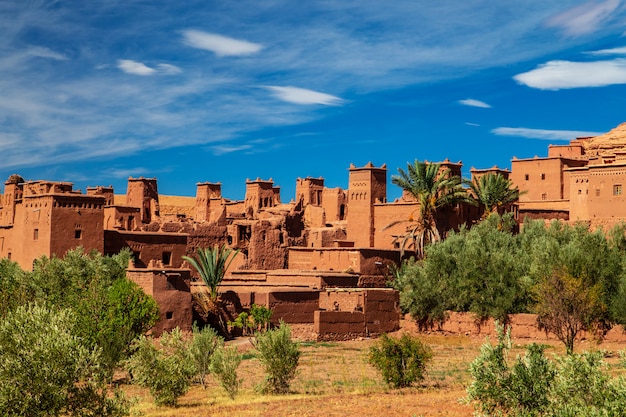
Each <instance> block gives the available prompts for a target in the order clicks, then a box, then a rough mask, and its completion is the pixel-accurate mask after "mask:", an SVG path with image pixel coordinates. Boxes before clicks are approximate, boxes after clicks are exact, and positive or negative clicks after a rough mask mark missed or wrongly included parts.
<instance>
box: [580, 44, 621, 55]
mask: <svg viewBox="0 0 626 417" xmlns="http://www.w3.org/2000/svg"><path fill="white" fill-rule="evenodd" d="M587 54H589V55H626V46H623V47H621V48H611V49H600V50H599V51H590V52H587Z"/></svg>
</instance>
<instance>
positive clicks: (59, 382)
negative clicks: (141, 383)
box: [0, 304, 128, 417]
mask: <svg viewBox="0 0 626 417" xmlns="http://www.w3.org/2000/svg"><path fill="white" fill-rule="evenodd" d="M77 326H78V324H77V318H76V315H75V314H74V312H73V311H72V310H70V309H57V310H55V309H52V308H50V307H48V306H46V305H40V304H29V305H25V306H20V307H17V308H16V309H15V310H14V311H11V312H9V313H8V314H7V316H6V317H4V318H3V319H2V320H0V352H1V353H0V415H2V416H24V417H26V416H28V417H40V416H41V417H56V416H123V415H128V402H127V401H125V400H124V397H123V395H121V393H120V392H113V393H111V391H110V390H109V388H108V387H107V381H106V372H105V371H104V369H103V367H102V356H101V354H100V352H101V351H100V349H92V348H91V347H89V346H86V345H85V344H84V343H83V340H82V339H81V338H80V337H79V336H78V335H77ZM111 394H112V395H111Z"/></svg>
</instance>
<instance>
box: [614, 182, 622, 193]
mask: <svg viewBox="0 0 626 417" xmlns="http://www.w3.org/2000/svg"><path fill="white" fill-rule="evenodd" d="M613 195H622V184H615V185H614V186H613Z"/></svg>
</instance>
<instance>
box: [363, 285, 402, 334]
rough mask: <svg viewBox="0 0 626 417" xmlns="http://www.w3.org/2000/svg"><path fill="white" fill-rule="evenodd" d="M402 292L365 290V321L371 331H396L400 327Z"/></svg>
mask: <svg viewBox="0 0 626 417" xmlns="http://www.w3.org/2000/svg"><path fill="white" fill-rule="evenodd" d="M399 305H400V293H399V292H398V291H396V290H367V291H365V311H364V313H365V322H366V326H367V331H368V332H369V333H387V332H394V331H396V330H398V329H399V328H400V307H399Z"/></svg>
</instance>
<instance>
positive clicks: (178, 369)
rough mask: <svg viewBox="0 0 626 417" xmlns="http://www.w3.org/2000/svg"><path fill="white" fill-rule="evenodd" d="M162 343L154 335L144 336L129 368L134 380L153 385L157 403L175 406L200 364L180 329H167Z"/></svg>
mask: <svg viewBox="0 0 626 417" xmlns="http://www.w3.org/2000/svg"><path fill="white" fill-rule="evenodd" d="M159 343H160V345H161V347H160V348H157V346H156V345H155V343H154V342H153V340H152V339H151V338H148V337H145V336H141V337H140V338H139V339H138V340H137V341H136V342H135V347H136V348H137V351H136V352H135V354H134V355H133V356H132V357H131V358H130V360H129V361H128V370H129V372H130V373H131V375H132V377H133V382H136V383H137V384H138V385H140V386H142V387H146V388H149V389H150V394H152V396H153V397H154V402H155V404H157V405H168V406H175V405H176V403H177V400H178V398H179V397H180V396H182V395H183V394H185V393H186V392H187V390H188V389H189V386H190V385H191V380H192V378H193V377H194V375H195V374H196V367H195V366H194V365H193V362H192V360H191V355H190V354H189V350H188V348H187V346H186V344H185V341H184V340H183V336H182V332H181V331H180V329H178V328H176V329H174V330H172V332H171V333H167V332H165V333H163V334H162V335H161V339H160V340H159Z"/></svg>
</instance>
